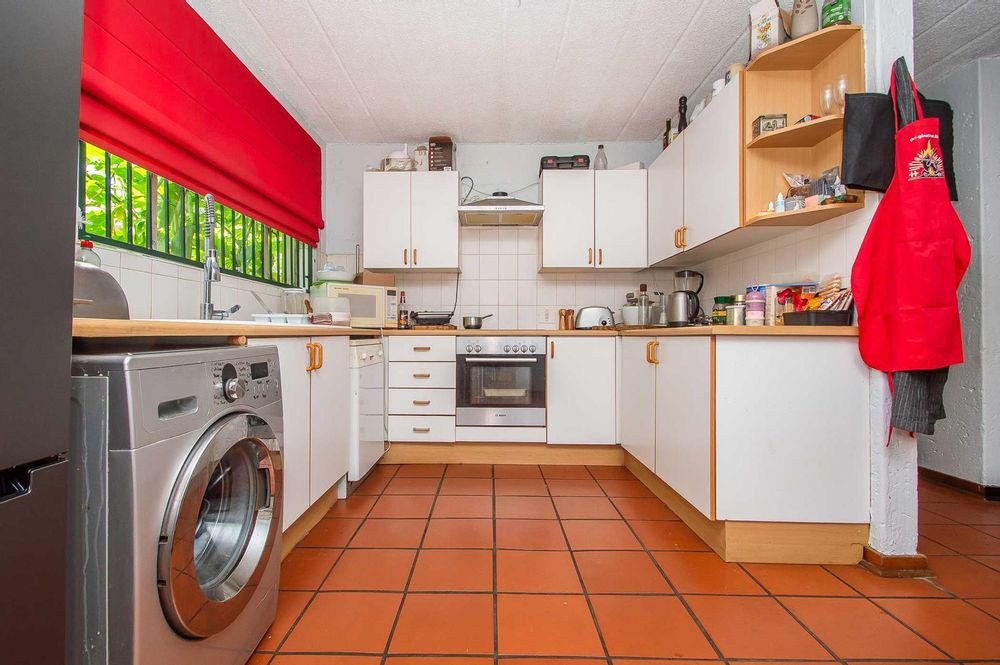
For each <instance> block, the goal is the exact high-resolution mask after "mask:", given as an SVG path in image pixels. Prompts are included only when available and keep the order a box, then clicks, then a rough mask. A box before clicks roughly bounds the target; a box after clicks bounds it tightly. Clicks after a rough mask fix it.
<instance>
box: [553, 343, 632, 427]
mask: <svg viewBox="0 0 1000 665" xmlns="http://www.w3.org/2000/svg"><path fill="white" fill-rule="evenodd" d="M548 343H549V356H548V359H547V366H546V409H547V412H546V415H547V418H546V419H547V421H548V423H547V426H548V442H549V443H556V444H564V443H603V444H613V443H615V373H616V372H615V338H614V337H550V338H548Z"/></svg>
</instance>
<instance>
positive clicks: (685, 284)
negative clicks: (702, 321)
mask: <svg viewBox="0 0 1000 665" xmlns="http://www.w3.org/2000/svg"><path fill="white" fill-rule="evenodd" d="M696 284H697V285H696ZM704 284H705V276H704V275H702V274H701V273H700V272H697V271H695V270H678V271H677V272H675V273H674V289H676V290H675V291H674V292H673V293H671V294H670V296H669V297H668V298H667V325H668V326H670V327H671V328H677V327H681V326H690V325H694V324H696V323H697V322H698V320H699V317H700V316H701V301H699V300H698V294H699V293H700V292H701V287H702V286H703V285H704Z"/></svg>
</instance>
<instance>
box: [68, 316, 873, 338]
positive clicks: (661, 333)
mask: <svg viewBox="0 0 1000 665" xmlns="http://www.w3.org/2000/svg"><path fill="white" fill-rule="evenodd" d="M379 334H380V333H379V331H378V330H372V329H367V328H333V327H330V326H312V325H308V326H292V325H283V324H273V323H253V322H249V321H167V320H150V319H73V336H74V337H78V338H120V337H230V338H231V337H335V336H351V337H377V336H379ZM384 334H385V336H386V337H396V336H412V335H420V336H429V337H470V336H475V337H484V336H486V337H488V336H497V337H513V336H518V337H528V336H535V337H617V336H619V335H621V336H623V337H673V336H688V335H737V336H779V337H780V336H798V337H857V335H858V329H857V328H856V327H854V326H694V327H690V328H639V329H630V330H615V329H600V330H392V329H387V330H385V331H384Z"/></svg>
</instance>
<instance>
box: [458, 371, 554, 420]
mask: <svg viewBox="0 0 1000 665" xmlns="http://www.w3.org/2000/svg"><path fill="white" fill-rule="evenodd" d="M456 375H457V376H456V379H457V381H456V383H457V385H456V394H455V407H456V409H455V417H456V419H455V424H456V425H458V426H459V427H477V426H478V427H482V426H504V427H544V426H545V355H544V354H543V355H535V356H516V357H512V356H461V355H460V356H458V358H457V367H456Z"/></svg>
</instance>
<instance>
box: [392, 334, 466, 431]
mask: <svg viewBox="0 0 1000 665" xmlns="http://www.w3.org/2000/svg"><path fill="white" fill-rule="evenodd" d="M388 343H389V350H388V354H387V358H388V361H389V362H388V385H389V402H388V405H387V406H388V414H389V416H388V425H389V440H390V441H408V442H414V441H416V442H433V443H454V442H455V378H456V377H455V337H454V336H453V335H445V336H433V335H401V336H399V337H390V338H389V339H388Z"/></svg>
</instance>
